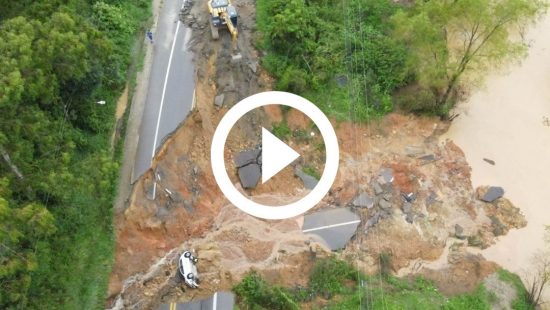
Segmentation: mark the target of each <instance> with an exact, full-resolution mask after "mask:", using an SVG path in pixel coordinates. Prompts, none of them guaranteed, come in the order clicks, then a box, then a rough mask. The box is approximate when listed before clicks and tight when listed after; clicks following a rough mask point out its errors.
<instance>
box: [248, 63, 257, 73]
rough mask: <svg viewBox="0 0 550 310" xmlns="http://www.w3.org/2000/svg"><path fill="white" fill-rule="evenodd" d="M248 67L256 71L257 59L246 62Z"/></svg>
mask: <svg viewBox="0 0 550 310" xmlns="http://www.w3.org/2000/svg"><path fill="white" fill-rule="evenodd" d="M248 67H249V68H250V70H252V72H254V73H256V72H257V71H258V62H257V61H250V62H249V63H248Z"/></svg>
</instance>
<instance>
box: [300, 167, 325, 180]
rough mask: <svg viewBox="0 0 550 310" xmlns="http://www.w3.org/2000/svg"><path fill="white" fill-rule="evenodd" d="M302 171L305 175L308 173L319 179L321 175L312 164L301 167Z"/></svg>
mask: <svg viewBox="0 0 550 310" xmlns="http://www.w3.org/2000/svg"><path fill="white" fill-rule="evenodd" d="M302 171H303V172H304V173H305V174H307V175H310V176H312V177H314V178H316V179H317V180H320V179H321V175H320V174H319V171H317V169H315V168H314V167H312V166H304V167H302Z"/></svg>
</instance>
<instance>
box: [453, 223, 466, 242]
mask: <svg viewBox="0 0 550 310" xmlns="http://www.w3.org/2000/svg"><path fill="white" fill-rule="evenodd" d="M455 237H457V238H458V239H460V240H464V239H466V235H464V228H463V227H462V226H460V225H458V224H455Z"/></svg>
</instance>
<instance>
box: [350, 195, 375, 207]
mask: <svg viewBox="0 0 550 310" xmlns="http://www.w3.org/2000/svg"><path fill="white" fill-rule="evenodd" d="M352 204H353V205H354V206H356V207H359V208H367V209H370V208H372V207H374V199H372V198H371V197H370V196H369V195H368V194H367V193H361V194H359V196H357V197H355V199H354V200H353V202H352Z"/></svg>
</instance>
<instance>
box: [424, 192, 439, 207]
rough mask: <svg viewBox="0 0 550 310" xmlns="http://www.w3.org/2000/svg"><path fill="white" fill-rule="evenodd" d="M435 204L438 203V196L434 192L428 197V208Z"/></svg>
mask: <svg viewBox="0 0 550 310" xmlns="http://www.w3.org/2000/svg"><path fill="white" fill-rule="evenodd" d="M435 202H437V194H436V193H435V192H434V191H430V194H428V197H426V206H431V205H432V204H434V203H435Z"/></svg>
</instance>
